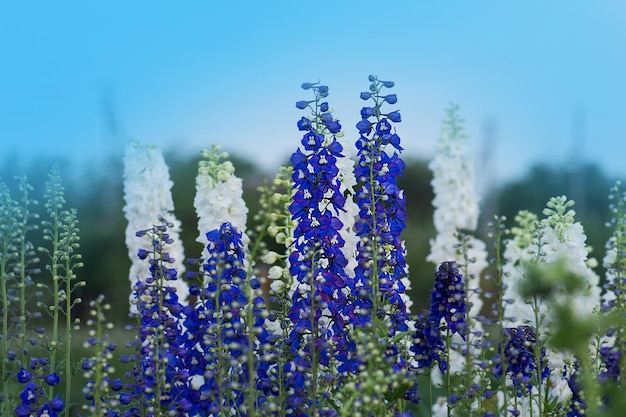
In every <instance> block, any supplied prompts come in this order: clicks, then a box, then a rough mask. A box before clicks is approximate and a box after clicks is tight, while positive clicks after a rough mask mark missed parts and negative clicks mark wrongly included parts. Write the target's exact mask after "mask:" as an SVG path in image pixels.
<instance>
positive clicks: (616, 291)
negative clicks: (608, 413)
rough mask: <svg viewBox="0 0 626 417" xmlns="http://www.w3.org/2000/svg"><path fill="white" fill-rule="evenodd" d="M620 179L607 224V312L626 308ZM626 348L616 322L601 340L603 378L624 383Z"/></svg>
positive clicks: (624, 203)
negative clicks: (609, 232)
mask: <svg viewBox="0 0 626 417" xmlns="http://www.w3.org/2000/svg"><path fill="white" fill-rule="evenodd" d="M620 186H621V183H620V182H619V181H618V182H617V183H616V184H615V186H613V187H612V188H611V193H610V194H609V199H610V200H611V204H610V206H609V208H610V210H611V212H612V215H613V216H612V219H611V221H610V222H609V223H608V224H607V226H609V227H611V228H612V229H613V233H612V236H611V237H610V239H609V241H608V242H607V243H606V253H605V256H604V259H603V264H604V267H605V269H606V282H605V284H604V288H605V292H604V294H603V295H602V311H603V312H604V313H608V314H611V313H615V314H617V315H620V314H622V312H623V311H624V309H625V308H626V285H625V280H624V275H625V271H626V257H624V253H625V250H626V193H624V192H623V191H621V190H620ZM625 347H626V334H625V332H624V326H622V325H617V326H615V327H614V328H612V329H610V332H609V333H608V334H606V335H603V337H602V338H601V340H600V341H599V343H598V348H599V353H600V358H599V359H600V364H601V366H602V372H601V374H600V375H599V377H600V379H601V380H604V381H607V380H608V381H612V382H614V383H617V384H618V385H621V376H622V375H624V374H625V372H626V361H625V360H624V358H623V357H622V356H623V352H624V348H625Z"/></svg>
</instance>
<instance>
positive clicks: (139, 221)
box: [124, 140, 189, 312]
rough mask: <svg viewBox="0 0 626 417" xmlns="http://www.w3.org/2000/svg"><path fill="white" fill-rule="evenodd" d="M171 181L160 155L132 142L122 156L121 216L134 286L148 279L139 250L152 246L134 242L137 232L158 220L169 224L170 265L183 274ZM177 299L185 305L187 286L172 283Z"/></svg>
mask: <svg viewBox="0 0 626 417" xmlns="http://www.w3.org/2000/svg"><path fill="white" fill-rule="evenodd" d="M172 185H173V183H172V181H171V180H170V176H169V169H168V167H167V165H166V164H165V160H164V159H163V155H162V153H161V151H160V150H159V149H158V148H157V147H156V146H154V145H144V144H141V143H140V142H138V141H136V140H133V141H131V143H130V144H129V145H128V148H127V149H126V153H125V154H124V201H125V203H126V204H125V206H124V214H125V216H126V220H127V221H128V225H127V226H126V246H127V247H128V256H129V258H130V260H131V267H130V274H129V279H130V282H131V285H134V284H135V282H136V281H137V279H145V277H147V276H149V272H148V270H147V266H146V265H145V263H143V262H141V261H140V260H139V259H137V252H138V251H139V250H140V249H143V248H146V247H150V245H151V242H150V240H149V238H148V236H147V235H145V236H143V237H142V238H141V239H137V236H136V232H137V230H146V229H148V228H150V227H151V226H152V225H153V224H157V223H158V222H159V218H160V217H163V218H167V219H168V221H169V222H170V223H171V224H172V227H171V228H170V229H169V234H170V236H171V237H172V245H171V246H169V247H168V248H167V250H168V253H170V254H171V256H172V258H173V259H175V260H176V261H175V263H174V264H173V265H172V266H173V268H175V269H176V270H177V271H178V273H179V274H181V276H182V274H184V272H185V267H184V262H183V261H184V256H185V255H184V252H185V251H184V248H183V244H182V241H181V240H180V238H179V234H180V227H181V223H180V221H178V220H176V217H175V216H174V201H173V200H172V193H171V191H170V190H171V188H172ZM172 285H174V286H175V288H176V291H177V295H178V297H179V298H180V300H181V301H184V300H185V299H186V298H187V296H188V293H189V287H188V285H187V283H186V282H184V281H182V280H178V281H176V282H173V283H172ZM136 304H137V300H133V299H131V300H130V310H131V312H136V311H137V307H136Z"/></svg>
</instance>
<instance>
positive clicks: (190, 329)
mask: <svg viewBox="0 0 626 417" xmlns="http://www.w3.org/2000/svg"><path fill="white" fill-rule="evenodd" d="M207 239H208V242H209V244H208V246H207V250H208V254H209V257H208V259H207V260H206V261H205V262H204V264H203V271H204V280H203V282H204V284H203V285H202V286H200V285H198V284H195V285H192V286H191V289H190V290H191V294H192V295H194V296H196V297H197V299H198V301H197V302H196V304H195V305H191V306H187V307H185V309H184V312H185V316H186V318H185V320H184V323H183V324H184V326H185V328H186V331H185V333H184V335H183V344H184V349H185V355H184V362H185V367H186V369H187V372H188V374H189V380H190V384H189V386H188V387H187V388H186V389H187V391H188V392H187V397H186V398H185V401H181V402H179V406H180V407H183V408H184V409H185V411H187V412H189V413H190V415H197V414H199V415H212V414H218V413H221V412H224V411H225V410H227V411H228V412H230V410H231V409H234V410H240V411H243V410H245V409H246V408H245V407H244V406H248V407H253V408H255V407H256V409H252V410H248V411H247V412H248V413H249V414H248V415H254V413H255V412H256V411H258V410H259V409H260V405H261V404H263V403H264V402H265V394H266V393H270V392H271V391H272V389H273V388H274V387H273V383H272V381H271V380H270V379H269V375H268V369H269V368H270V367H271V365H272V363H271V360H272V358H271V354H270V352H269V350H268V349H269V346H271V345H272V344H273V343H274V342H275V340H274V339H273V337H272V335H270V334H269V333H268V332H267V330H266V328H265V327H264V321H265V301H264V300H263V298H262V297H261V296H260V295H257V294H256V291H257V290H258V289H259V287H260V281H259V279H258V278H257V277H255V276H252V277H249V278H248V277H247V273H246V270H245V269H244V245H243V242H242V233H241V232H239V231H238V230H237V229H236V228H235V227H234V226H233V225H232V224H230V223H224V224H222V226H221V227H220V228H219V229H215V230H212V231H210V232H208V233H207ZM249 309H251V310H249ZM250 320H251V321H252V322H250ZM250 334H252V335H253V338H252V339H250V338H249V335H250ZM250 340H252V342H253V343H254V345H253V346H250ZM250 355H252V356H250ZM261 358H262V359H261ZM250 359H252V360H250ZM251 365H252V367H253V368H252V369H251V368H250V366H251ZM250 387H252V389H250ZM250 395H254V396H256V397H255V398H250V397H249V396H250ZM244 414H245V413H244Z"/></svg>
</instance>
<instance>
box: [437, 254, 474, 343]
mask: <svg viewBox="0 0 626 417" xmlns="http://www.w3.org/2000/svg"><path fill="white" fill-rule="evenodd" d="M457 267H458V265H457V264H456V263H455V262H443V263H442V264H441V265H440V266H439V269H438V271H437V273H436V274H435V285H434V288H433V291H432V293H431V294H430V314H429V315H428V319H429V320H430V321H431V323H434V324H435V325H437V324H439V323H440V322H441V320H442V319H443V320H444V321H445V323H446V325H447V328H448V330H449V331H450V334H455V333H458V334H459V335H460V336H461V337H462V338H463V340H465V332H466V330H467V329H466V325H465V317H466V312H467V305H466V300H467V297H466V293H465V284H464V281H463V276H462V275H461V273H460V272H459V270H458V269H457Z"/></svg>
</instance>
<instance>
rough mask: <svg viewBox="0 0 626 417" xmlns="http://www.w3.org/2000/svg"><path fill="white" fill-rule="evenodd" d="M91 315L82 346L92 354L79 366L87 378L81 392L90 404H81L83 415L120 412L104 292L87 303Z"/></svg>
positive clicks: (109, 416)
mask: <svg viewBox="0 0 626 417" xmlns="http://www.w3.org/2000/svg"><path fill="white" fill-rule="evenodd" d="M89 306H90V310H89V316H90V318H89V319H88V320H87V323H86V324H87V326H88V327H90V329H89V339H88V340H87V341H86V342H85V344H84V347H85V348H86V349H89V350H92V351H93V353H94V355H93V356H91V357H90V358H89V359H86V360H84V361H83V363H82V365H81V367H82V369H83V371H84V374H83V375H84V377H85V379H86V383H85V387H84V388H83V394H84V395H85V398H86V399H87V401H89V404H85V405H83V409H84V410H85V411H87V413H88V414H86V416H87V415H88V416H92V417H104V416H107V417H113V416H119V415H120V411H119V398H118V397H119V395H118V394H116V393H117V392H119V391H121V390H122V388H123V383H122V380H121V379H117V378H113V376H114V372H115V368H114V367H113V366H112V365H111V364H110V361H111V359H112V358H113V353H112V352H113V351H114V350H115V349H116V345H115V344H113V343H112V342H111V341H110V339H109V335H108V333H107V331H108V330H111V329H112V328H113V324H112V323H110V322H107V321H106V316H105V312H106V311H107V310H110V309H111V305H110V304H106V303H104V296H102V295H100V296H98V297H97V298H96V299H95V300H93V301H91V302H90V303H89Z"/></svg>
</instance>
